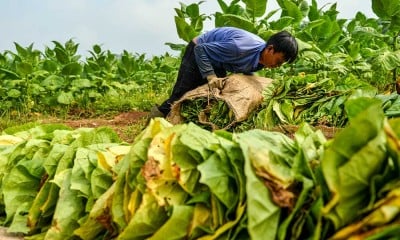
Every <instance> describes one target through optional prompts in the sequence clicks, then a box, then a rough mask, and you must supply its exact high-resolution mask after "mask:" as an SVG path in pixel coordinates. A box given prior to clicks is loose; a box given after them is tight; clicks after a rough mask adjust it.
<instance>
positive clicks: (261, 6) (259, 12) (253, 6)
mask: <svg viewBox="0 0 400 240" xmlns="http://www.w3.org/2000/svg"><path fill="white" fill-rule="evenodd" d="M242 2H244V4H246V11H247V12H249V13H250V15H251V16H252V17H253V19H254V18H256V17H262V16H263V15H264V13H265V10H266V8H267V2H268V0H243V1H242Z"/></svg>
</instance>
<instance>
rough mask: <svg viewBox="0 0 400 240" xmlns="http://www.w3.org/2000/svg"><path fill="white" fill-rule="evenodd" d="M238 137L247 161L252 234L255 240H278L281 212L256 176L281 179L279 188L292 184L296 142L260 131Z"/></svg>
mask: <svg viewBox="0 0 400 240" xmlns="http://www.w3.org/2000/svg"><path fill="white" fill-rule="evenodd" d="M235 137H236V138H235V141H237V142H238V143H239V145H240V147H241V149H243V155H244V157H245V166H244V169H245V175H246V193H247V215H248V217H249V219H248V232H249V234H250V236H251V237H252V239H253V238H254V239H257V238H259V237H260V236H263V238H265V239H275V237H276V234H277V230H278V224H279V218H280V213H281V208H280V207H279V206H277V205H276V204H275V202H274V201H273V200H272V199H273V196H272V194H273V192H272V191H271V190H269V189H268V188H267V187H266V186H265V183H264V181H262V180H261V178H260V177H259V176H257V175H256V172H262V173H265V174H266V175H269V176H271V178H274V179H277V180H276V182H277V183H278V184H281V185H285V186H287V185H288V184H290V182H291V181H292V180H293V176H292V175H291V172H290V170H288V164H289V162H291V161H292V158H293V155H292V154H294V146H293V145H292V144H293V142H292V141H291V140H290V139H289V138H287V137H286V136H284V135H283V134H279V133H273V132H263V131H260V130H251V131H247V132H243V133H240V134H238V135H237V136H235ZM286 161H287V162H286ZM274 182H275V181H274Z"/></svg>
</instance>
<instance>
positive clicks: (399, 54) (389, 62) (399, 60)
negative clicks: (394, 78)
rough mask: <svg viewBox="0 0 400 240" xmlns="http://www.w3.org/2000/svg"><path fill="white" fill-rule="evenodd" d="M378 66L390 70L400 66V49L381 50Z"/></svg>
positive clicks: (377, 59)
mask: <svg viewBox="0 0 400 240" xmlns="http://www.w3.org/2000/svg"><path fill="white" fill-rule="evenodd" d="M375 62H376V63H377V64H376V66H377V67H380V68H382V69H384V70H385V71H390V70H393V69H395V68H398V67H399V66H400V50H397V51H395V52H392V51H389V50H383V51H382V50H381V53H380V54H379V56H378V57H376V59H375Z"/></svg>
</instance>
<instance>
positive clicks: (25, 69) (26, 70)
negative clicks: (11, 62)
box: [16, 62, 33, 76]
mask: <svg viewBox="0 0 400 240" xmlns="http://www.w3.org/2000/svg"><path fill="white" fill-rule="evenodd" d="M16 70H17V73H18V74H21V75H23V76H26V75H28V74H30V73H32V72H33V67H32V65H31V64H30V63H27V62H18V63H17V64H16Z"/></svg>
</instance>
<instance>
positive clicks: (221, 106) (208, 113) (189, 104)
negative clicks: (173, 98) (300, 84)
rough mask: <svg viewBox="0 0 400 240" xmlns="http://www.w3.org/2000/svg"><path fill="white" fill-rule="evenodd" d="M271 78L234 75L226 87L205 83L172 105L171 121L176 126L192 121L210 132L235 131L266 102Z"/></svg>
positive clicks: (226, 83) (228, 80)
mask: <svg viewBox="0 0 400 240" xmlns="http://www.w3.org/2000/svg"><path fill="white" fill-rule="evenodd" d="M271 82H272V79H269V78H264V77H257V76H246V75H240V74H233V75H230V76H229V77H228V79H227V80H226V82H225V85H224V88H223V89H222V90H219V89H209V87H208V85H207V84H205V85H203V86H200V87H198V88H196V89H194V90H192V91H190V92H187V93H186V94H185V95H184V96H183V97H182V98H181V99H179V100H178V101H177V102H175V103H174V104H173V105H172V108H171V113H170V114H169V116H168V118H167V119H168V120H169V121H170V122H171V123H173V124H179V123H189V122H193V123H195V124H197V125H199V126H203V127H204V128H206V129H209V130H218V129H225V130H232V129H233V128H234V127H236V126H237V125H240V123H241V122H243V121H246V120H247V119H248V118H249V117H250V116H251V115H252V114H253V112H254V111H255V110H256V109H257V108H258V107H259V106H260V105H261V103H262V101H263V97H262V91H263V89H264V88H265V87H266V86H268V85H269V84H270V83H271Z"/></svg>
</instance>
